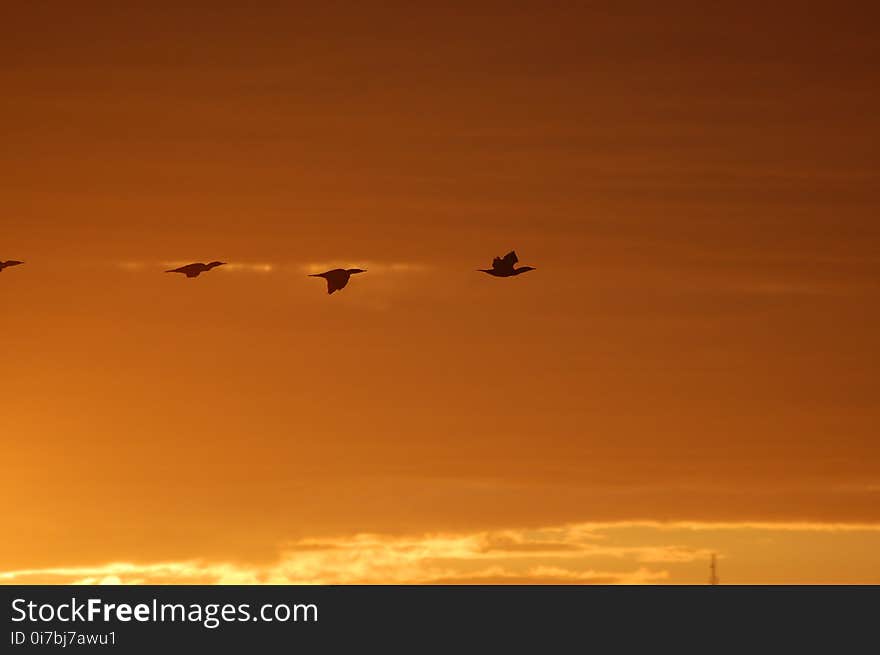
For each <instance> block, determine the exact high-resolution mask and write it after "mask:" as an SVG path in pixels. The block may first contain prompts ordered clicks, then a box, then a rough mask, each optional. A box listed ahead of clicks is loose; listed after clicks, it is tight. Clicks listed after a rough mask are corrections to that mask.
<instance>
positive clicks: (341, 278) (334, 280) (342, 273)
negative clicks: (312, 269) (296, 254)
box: [309, 268, 366, 293]
mask: <svg viewBox="0 0 880 655" xmlns="http://www.w3.org/2000/svg"><path fill="white" fill-rule="evenodd" d="M355 273H366V271H365V270H364V269H362V268H348V269H346V268H334V269H333V270H332V271H327V272H326V273H315V274H314V275H309V277H322V278H324V279H325V280H327V293H333V292H334V291H339V290H340V289H344V288H345V285H346V284H348V280H349V278H350V277H351V276H352V275H354V274H355Z"/></svg>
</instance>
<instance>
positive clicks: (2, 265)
mask: <svg viewBox="0 0 880 655" xmlns="http://www.w3.org/2000/svg"><path fill="white" fill-rule="evenodd" d="M19 264H24V262H19V261H16V260H14V259H10V260H9V261H7V262H0V272H2V271H3V269H4V268H9V267H10V266H18V265H19Z"/></svg>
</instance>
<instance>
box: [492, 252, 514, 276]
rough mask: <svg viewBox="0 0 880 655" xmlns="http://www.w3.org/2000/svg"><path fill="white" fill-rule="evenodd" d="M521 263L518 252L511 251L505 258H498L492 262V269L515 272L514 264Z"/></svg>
mask: <svg viewBox="0 0 880 655" xmlns="http://www.w3.org/2000/svg"><path fill="white" fill-rule="evenodd" d="M518 261H519V258H517V256H516V251H514V250H511V251H510V252H509V253H507V254H506V255H504V257H496V258H495V259H493V260H492V268H494V269H497V270H505V271H507V270H513V266H514V264H516V263H517V262H518Z"/></svg>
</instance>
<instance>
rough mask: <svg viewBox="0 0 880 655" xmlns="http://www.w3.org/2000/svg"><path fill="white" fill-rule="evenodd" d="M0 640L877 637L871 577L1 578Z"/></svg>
mask: <svg viewBox="0 0 880 655" xmlns="http://www.w3.org/2000/svg"><path fill="white" fill-rule="evenodd" d="M0 602H2V605H3V611H2V614H3V616H4V625H5V628H6V629H5V631H4V634H3V635H2V639H0V652H9V653H16V652H22V653H24V652H36V651H46V650H73V651H100V650H113V651H116V652H122V653H156V652H160V651H167V652H211V651H214V650H218V651H220V652H236V651H239V652H243V651H246V650H247V651H250V650H252V649H254V648H257V649H269V648H272V649H282V648H283V649H284V650H285V651H291V652H292V651H295V650H300V649H305V650H308V651H310V652H316V651H317V652H324V651H333V652H335V651H334V649H336V648H343V647H344V648H365V647H369V648H370V649H373V648H376V649H379V648H381V649H383V650H382V651H381V652H388V651H392V652H410V653H419V652H423V651H425V650H431V651H433V650H435V649H436V648H438V647H440V648H443V649H447V650H450V651H452V652H462V651H463V652H473V650H474V649H475V648H478V647H479V648H484V649H486V648H488V649H490V650H488V651H487V652H490V653H496V652H499V651H500V650H504V649H508V648H509V649H514V650H515V652H520V651H521V650H522V649H524V648H525V649H530V650H535V651H537V652H560V651H562V652H591V651H596V649H597V648H600V647H601V649H602V652H608V651H607V650H606V649H607V648H609V647H613V648H615V650H617V651H620V650H622V651H623V652H628V651H629V650H630V649H635V648H637V647H638V648H639V649H641V650H644V649H646V648H647V649H656V648H662V649H663V650H664V651H665V650H666V649H673V650H680V649H682V648H687V649H689V650H690V649H694V650H701V652H705V651H706V650H707V649H709V648H713V647H716V646H717V647H721V646H730V645H732V644H736V645H739V646H740V647H743V648H749V649H750V650H749V651H748V652H753V651H757V652H766V651H765V649H767V648H770V647H771V645H772V646H773V647H774V648H782V649H784V650H783V651H782V652H791V651H790V649H791V648H793V647H795V646H798V645H800V646H803V647H807V648H810V649H811V652H812V649H815V648H816V647H820V646H821V647H823V648H828V649H829V652H841V651H842V649H845V648H849V647H853V648H857V647H866V646H870V647H876V640H877V634H876V625H877V618H878V610H880V587H868V586H866V587H735V586H717V587H710V586H705V587H686V586H676V587H673V586H666V587H664V586H657V587H648V586H644V587H596V586H589V587H588V586H566V587H548V586H430V587H429V586H346V587H332V586H330V587H309V586H260V587H244V586H212V587H204V586H131V587H122V586H104V587H76V586H7V587H0Z"/></svg>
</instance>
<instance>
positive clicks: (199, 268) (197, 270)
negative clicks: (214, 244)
mask: <svg viewBox="0 0 880 655" xmlns="http://www.w3.org/2000/svg"><path fill="white" fill-rule="evenodd" d="M224 264H226V262H211V263H210V264H202V263H201V262H198V263H196V264H187V265H186V266H181V267H180V268H172V269H171V270H170V271H165V272H166V273H183V274H184V275H186V276H187V277H198V276H199V275H200V274H202V273H204V272H205V271H210V270H211V269H212V268H216V267H217V266H223V265H224Z"/></svg>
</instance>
